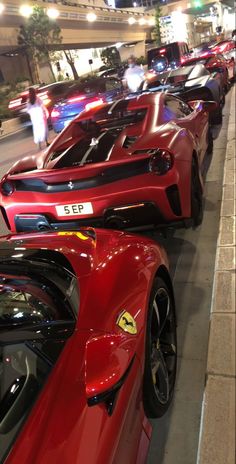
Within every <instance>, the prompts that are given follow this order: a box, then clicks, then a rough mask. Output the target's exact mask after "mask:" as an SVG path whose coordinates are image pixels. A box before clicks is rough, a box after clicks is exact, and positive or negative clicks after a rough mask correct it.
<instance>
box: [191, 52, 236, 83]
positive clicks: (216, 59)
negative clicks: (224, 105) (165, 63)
mask: <svg viewBox="0 0 236 464" xmlns="http://www.w3.org/2000/svg"><path fill="white" fill-rule="evenodd" d="M198 63H202V64H203V65H204V66H205V68H206V69H208V71H209V72H210V73H213V72H220V73H222V79H223V85H224V88H225V90H226V91H227V89H228V87H229V80H231V81H232V80H234V76H235V64H234V60H232V59H231V58H230V59H226V58H225V57H224V56H223V55H221V54H220V53H212V52H210V51H206V52H204V53H201V54H199V55H198V56H195V57H191V58H188V59H186V60H185V61H184V62H183V63H182V66H189V65H191V64H198Z"/></svg>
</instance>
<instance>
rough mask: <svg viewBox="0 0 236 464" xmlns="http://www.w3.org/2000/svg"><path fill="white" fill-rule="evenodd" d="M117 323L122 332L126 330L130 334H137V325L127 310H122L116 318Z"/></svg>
mask: <svg viewBox="0 0 236 464" xmlns="http://www.w3.org/2000/svg"><path fill="white" fill-rule="evenodd" d="M117 325H118V326H119V327H120V328H121V329H122V330H124V332H128V333H129V334H131V335H136V334H137V325H136V322H135V320H134V318H133V316H131V314H130V313H128V311H123V312H122V313H121V314H120V315H119V317H118V320H117Z"/></svg>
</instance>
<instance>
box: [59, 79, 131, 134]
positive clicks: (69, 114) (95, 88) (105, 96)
mask: <svg viewBox="0 0 236 464" xmlns="http://www.w3.org/2000/svg"><path fill="white" fill-rule="evenodd" d="M123 96H124V88H123V85H122V82H121V81H120V80H119V79H117V78H115V77H101V78H99V77H98V78H92V79H91V78H90V79H85V80H83V81H81V82H80V83H75V84H74V85H73V86H72V87H71V88H70V90H69V92H68V93H67V95H66V98H65V99H64V100H62V101H60V103H58V104H57V105H55V106H54V108H53V111H52V113H51V120H52V126H53V129H54V131H55V132H60V131H61V130H62V129H64V127H66V126H67V125H68V124H69V123H70V121H71V120H72V119H74V118H75V116H78V115H79V114H80V113H81V111H83V110H85V109H89V108H93V107H95V106H99V105H101V104H102V103H105V102H112V101H113V100H117V99H119V98H122V97H123Z"/></svg>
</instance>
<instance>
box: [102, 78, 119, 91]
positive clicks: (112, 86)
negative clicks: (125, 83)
mask: <svg viewBox="0 0 236 464" xmlns="http://www.w3.org/2000/svg"><path fill="white" fill-rule="evenodd" d="M120 88H121V84H120V82H119V81H118V80H117V79H107V80H106V91H107V92H109V91H110V90H120Z"/></svg>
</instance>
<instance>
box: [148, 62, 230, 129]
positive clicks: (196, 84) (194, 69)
mask: <svg viewBox="0 0 236 464" xmlns="http://www.w3.org/2000/svg"><path fill="white" fill-rule="evenodd" d="M147 90H148V91H152V92H158V91H159V92H161V91H163V90H164V91H166V92H168V93H171V94H172V95H176V96H179V97H180V98H182V99H183V100H185V101H190V100H204V101H209V100H213V101H215V102H216V103H217V107H216V109H215V111H214V112H212V113H211V114H210V122H211V124H220V123H221V122H222V107H223V105H224V100H225V91H224V80H223V78H222V73H221V70H219V69H218V70H216V69H215V72H214V74H211V73H210V72H209V71H208V70H207V69H206V67H205V66H204V65H203V64H202V63H199V64H194V63H193V64H192V65H190V66H187V64H186V65H184V66H183V67H180V68H178V69H174V70H172V71H167V72H163V73H159V74H156V73H148V74H147V75H146V80H145V81H144V82H143V83H142V85H141V87H140V91H141V92H146V91H147Z"/></svg>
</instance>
